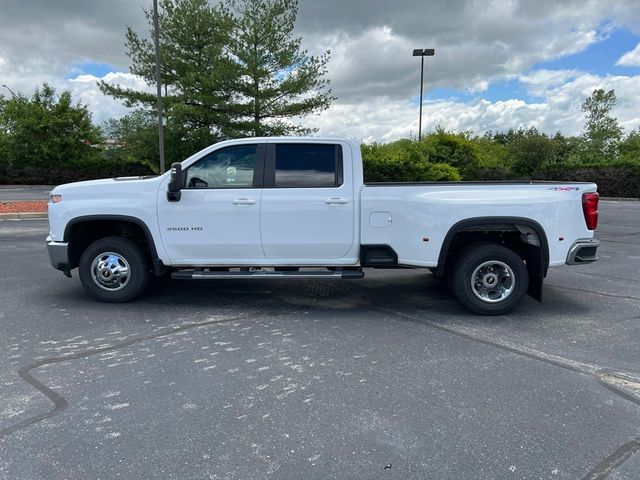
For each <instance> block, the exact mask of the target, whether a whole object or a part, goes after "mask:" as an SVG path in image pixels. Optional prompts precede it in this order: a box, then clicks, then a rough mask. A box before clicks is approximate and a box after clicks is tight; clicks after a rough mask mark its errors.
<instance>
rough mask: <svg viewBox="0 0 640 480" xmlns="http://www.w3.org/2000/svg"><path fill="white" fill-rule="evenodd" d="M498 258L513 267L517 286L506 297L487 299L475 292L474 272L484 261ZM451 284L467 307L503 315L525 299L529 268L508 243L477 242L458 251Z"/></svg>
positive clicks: (455, 293)
mask: <svg viewBox="0 0 640 480" xmlns="http://www.w3.org/2000/svg"><path fill="white" fill-rule="evenodd" d="M492 260H497V261H500V262H503V263H505V264H507V265H508V266H509V267H510V268H511V270H512V271H513V276H514V280H515V288H514V290H513V292H512V293H511V294H510V295H509V296H508V297H507V298H506V299H504V300H502V301H500V302H497V303H488V302H483V301H482V300H480V299H479V298H478V297H476V295H475V294H474V293H473V289H472V287H471V276H472V274H473V272H474V271H475V269H476V268H477V267H478V266H479V265H480V264H482V263H484V262H487V261H492ZM450 286H451V288H452V291H453V293H454V295H455V296H456V297H457V298H458V300H459V301H460V303H462V304H463V305H464V306H465V307H466V308H468V309H469V310H471V311H472V312H474V313H476V314H479V315H502V314H505V313H508V312H510V311H512V310H513V309H514V308H516V307H517V306H518V305H519V304H520V303H521V302H522V300H523V299H524V297H525V295H526V294H527V289H528V288H529V272H528V270H527V267H526V266H525V264H524V263H523V261H522V258H520V256H519V255H518V254H517V253H515V252H514V251H513V250H510V249H508V248H506V247H502V246H500V245H495V244H476V245H471V246H470V247H468V248H465V249H464V250H462V251H461V252H460V253H459V254H458V258H457V260H456V262H455V265H454V267H453V272H452V276H451V283H450Z"/></svg>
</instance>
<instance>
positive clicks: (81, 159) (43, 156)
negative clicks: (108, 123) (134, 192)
mask: <svg viewBox="0 0 640 480" xmlns="http://www.w3.org/2000/svg"><path fill="white" fill-rule="evenodd" d="M101 144H102V136H101V132H100V129H99V128H98V127H97V126H95V125H93V123H92V122H91V114H90V113H89V111H88V110H87V107H86V106H84V105H81V104H79V103H76V104H74V103H73V100H72V97H71V92H69V91H63V92H62V93H61V94H59V95H58V94H56V91H55V89H54V88H52V87H51V86H49V85H48V84H47V83H44V84H43V85H42V86H41V87H39V88H36V90H35V92H34V94H33V95H32V96H31V97H30V98H29V97H26V96H24V95H21V94H20V95H16V96H13V97H12V98H4V97H0V152H2V156H3V157H4V159H5V165H6V168H11V169H13V170H22V169H25V168H31V169H42V170H51V169H53V170H55V169H65V168H66V169H72V168H77V167H81V166H82V165H83V164H85V163H86V162H89V161H91V160H96V159H98V158H99V157H100V148H99V147H100V146H101Z"/></svg>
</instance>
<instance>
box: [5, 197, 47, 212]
mask: <svg viewBox="0 0 640 480" xmlns="http://www.w3.org/2000/svg"><path fill="white" fill-rule="evenodd" d="M46 211H47V201H46V200H29V201H27V202H0V213H31V212H46Z"/></svg>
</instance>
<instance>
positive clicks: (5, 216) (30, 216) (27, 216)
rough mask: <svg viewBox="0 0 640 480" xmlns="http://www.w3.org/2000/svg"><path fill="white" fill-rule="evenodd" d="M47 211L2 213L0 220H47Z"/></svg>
mask: <svg viewBox="0 0 640 480" xmlns="http://www.w3.org/2000/svg"><path fill="white" fill-rule="evenodd" d="M46 218H47V212H22V213H0V220H45V219H46Z"/></svg>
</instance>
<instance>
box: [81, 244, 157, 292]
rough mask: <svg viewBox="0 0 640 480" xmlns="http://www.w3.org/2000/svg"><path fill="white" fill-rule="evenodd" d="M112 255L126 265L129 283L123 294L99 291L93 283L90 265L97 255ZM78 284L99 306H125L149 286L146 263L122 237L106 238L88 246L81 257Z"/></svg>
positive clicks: (147, 265)
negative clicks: (80, 284)
mask: <svg viewBox="0 0 640 480" xmlns="http://www.w3.org/2000/svg"><path fill="white" fill-rule="evenodd" d="M103 252H114V253H116V254H118V255H120V256H122V257H123V258H124V259H126V261H127V263H128V264H129V270H130V271H129V276H130V278H129V282H128V283H127V285H125V287H124V288H123V289H122V290H118V291H115V292H109V291H107V290H103V289H101V288H100V287H99V286H98V285H96V283H95V282H94V280H93V272H92V268H91V267H92V263H93V260H94V259H95V258H96V256H98V255H99V254H101V253H103ZM78 269H79V276H80V281H81V282H82V286H83V287H84V288H85V290H86V291H87V292H88V293H89V294H90V295H91V296H92V297H94V298H95V299H97V300H100V301H102V302H112V303H120V302H128V301H129V300H131V299H133V298H135V297H136V296H138V295H140V293H142V291H143V290H144V289H145V288H146V286H147V284H148V282H149V276H150V271H149V262H148V261H147V258H146V256H145V255H144V252H143V251H142V249H141V248H140V247H139V246H138V245H137V244H136V243H134V242H133V241H131V240H128V239H126V238H122V237H107V238H101V239H100V240H96V241H95V242H93V243H92V244H91V245H89V246H88V247H87V248H86V249H85V251H84V252H83V253H82V256H81V257H80V262H79V264H78Z"/></svg>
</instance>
